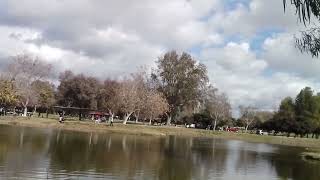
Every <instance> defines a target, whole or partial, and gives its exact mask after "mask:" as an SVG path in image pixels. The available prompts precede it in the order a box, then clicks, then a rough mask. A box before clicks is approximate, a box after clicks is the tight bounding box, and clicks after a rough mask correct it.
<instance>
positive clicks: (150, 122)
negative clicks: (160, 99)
mask: <svg viewBox="0 0 320 180" xmlns="http://www.w3.org/2000/svg"><path fill="white" fill-rule="evenodd" d="M149 125H150V126H151V125H152V117H150V120H149Z"/></svg>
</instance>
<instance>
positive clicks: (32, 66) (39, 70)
mask: <svg viewBox="0 0 320 180" xmlns="http://www.w3.org/2000/svg"><path fill="white" fill-rule="evenodd" d="M51 70H52V67H51V65H50V64H47V63H45V62H44V60H42V59H40V58H39V57H37V56H34V55H32V54H27V53H23V54H18V55H16V56H14V57H13V58H12V63H11V64H9V66H8V68H7V75H8V77H9V79H10V80H11V81H12V82H13V83H14V84H15V87H16V88H17V95H18V96H19V101H20V103H21V105H22V106H23V107H24V113H23V116H27V111H28V106H30V105H34V104H36V103H37V99H36V98H37V93H36V92H35V91H34V90H33V88H32V83H33V82H35V81H37V80H43V79H46V78H48V77H49V76H50V74H51Z"/></svg>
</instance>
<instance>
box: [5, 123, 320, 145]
mask: <svg viewBox="0 0 320 180" xmlns="http://www.w3.org/2000/svg"><path fill="white" fill-rule="evenodd" d="M0 124H2V125H11V126H25V127H37V128H51V129H65V130H72V131H81V132H101V133H121V134H135V135H154V136H168V135H177V136H186V137H207V138H221V139H233V140H243V141H248V142H255V143H268V144H278V145H288V146H296V147H307V148H315V149H320V140H317V139H306V138H287V137H282V136H260V135H255V134H245V133H230V132H213V131H207V130H200V129H187V128H181V127H168V126H147V125H135V124H130V125H123V124H121V123H115V124H114V126H113V127H110V126H108V125H107V124H106V123H101V124H95V123H93V122H91V121H66V122H65V123H62V124H61V123H59V122H58V121H57V120H56V119H48V118H22V117H0Z"/></svg>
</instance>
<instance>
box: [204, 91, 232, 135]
mask: <svg viewBox="0 0 320 180" xmlns="http://www.w3.org/2000/svg"><path fill="white" fill-rule="evenodd" d="M205 107H206V110H207V111H208V113H209V115H210V117H211V118H212V119H213V123H212V124H213V131H215V130H216V127H217V123H218V121H219V120H223V119H226V118H228V117H231V106H230V104H229V101H228V98H227V96H226V95H225V94H223V93H222V94H218V93H217V92H216V90H214V89H211V90H209V93H208V97H207V100H206V104H205Z"/></svg>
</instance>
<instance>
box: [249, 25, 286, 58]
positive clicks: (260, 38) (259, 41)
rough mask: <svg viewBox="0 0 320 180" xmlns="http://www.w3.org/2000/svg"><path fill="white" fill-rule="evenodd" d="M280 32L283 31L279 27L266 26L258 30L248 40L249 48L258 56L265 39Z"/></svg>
mask: <svg viewBox="0 0 320 180" xmlns="http://www.w3.org/2000/svg"><path fill="white" fill-rule="evenodd" d="M282 32H284V30H283V29H280V28H267V29H261V30H259V31H258V32H257V33H256V34H255V35H254V36H253V37H252V38H251V39H250V41H249V43H250V47H251V50H253V51H254V52H255V53H256V54H257V56H258V57H259V56H260V55H261V52H262V50H263V49H262V47H263V43H264V42H265V40H266V39H267V38H270V37H273V36H274V35H275V34H278V33H282Z"/></svg>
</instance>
